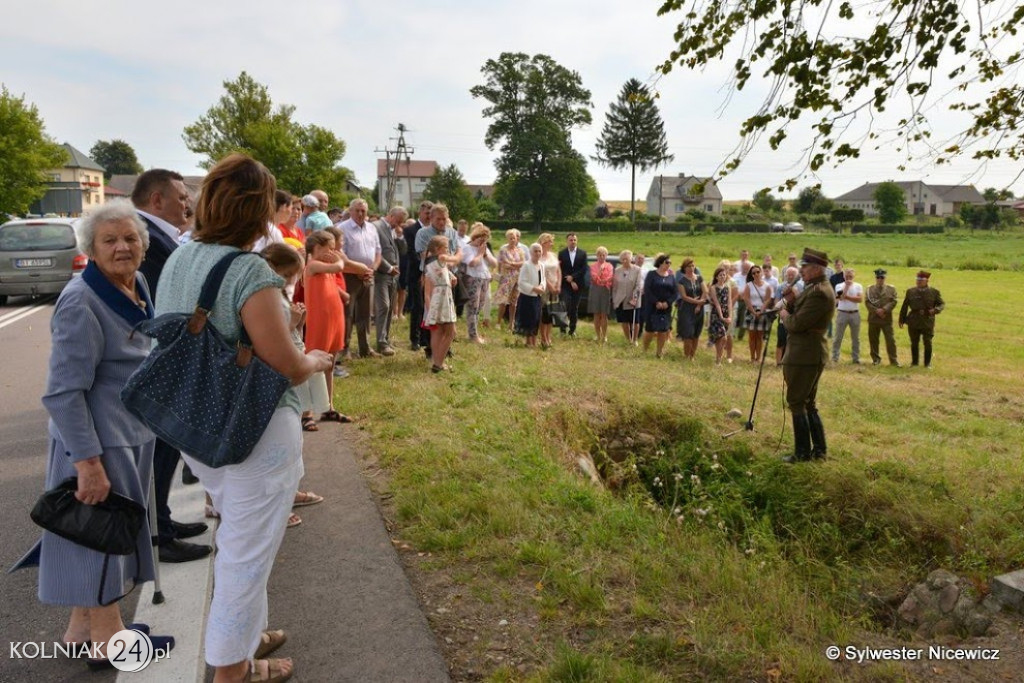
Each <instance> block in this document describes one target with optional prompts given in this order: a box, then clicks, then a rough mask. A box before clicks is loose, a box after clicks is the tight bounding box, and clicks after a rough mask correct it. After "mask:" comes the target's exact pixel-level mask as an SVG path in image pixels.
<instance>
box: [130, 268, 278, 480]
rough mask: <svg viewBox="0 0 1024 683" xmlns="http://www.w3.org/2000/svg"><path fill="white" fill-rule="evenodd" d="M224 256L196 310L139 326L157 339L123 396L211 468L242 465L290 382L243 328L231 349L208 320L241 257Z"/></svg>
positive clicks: (141, 416) (140, 415)
mask: <svg viewBox="0 0 1024 683" xmlns="http://www.w3.org/2000/svg"><path fill="white" fill-rule="evenodd" d="M241 256H253V257H255V258H262V257H261V256H260V255H259V254H253V253H251V252H244V251H237V252H232V253H230V254H228V255H227V256H225V257H224V258H222V259H221V260H220V261H218V262H217V264H216V265H215V266H214V267H213V269H212V270H211V271H210V274H209V275H208V276H207V277H206V280H205V282H203V288H202V290H201V292H200V294H199V302H198V303H197V305H196V309H195V311H194V312H193V313H192V314H191V315H189V314H186V313H165V314H163V315H161V316H158V317H156V318H154V319H153V320H146V321H143V322H141V323H139V324H138V325H137V326H136V327H135V329H136V330H138V331H140V332H142V333H143V334H145V335H147V336H150V337H153V338H155V339H156V340H157V346H156V348H155V349H153V351H152V352H151V353H150V354H149V356H148V357H147V358H146V360H144V361H143V362H142V364H141V365H140V366H139V367H138V369H136V371H135V372H134V373H133V374H132V376H131V377H129V378H128V382H127V383H126V384H125V387H124V389H122V390H121V400H122V401H123V402H124V405H125V407H126V408H128V410H129V412H131V413H132V414H133V415H135V416H136V417H138V418H139V419H140V420H142V421H143V422H144V423H145V424H146V425H147V426H148V427H149V428H150V429H151V430H153V432H154V433H155V434H156V435H157V436H158V437H160V438H161V439H163V440H164V441H166V442H167V443H169V444H171V445H172V446H174V447H175V448H177V449H178V450H180V451H183V452H184V453H186V454H188V455H189V456H191V457H193V458H195V459H196V460H198V461H199V462H201V463H203V464H204V465H206V466H208V467H223V466H224V465H234V464H237V463H240V462H242V461H243V460H245V459H246V458H247V457H249V454H250V453H251V452H252V449H253V448H254V447H255V446H256V442H257V441H259V440H260V437H262V436H263V432H264V431H266V429H267V425H268V424H269V423H270V418H271V417H272V416H273V414H274V411H275V410H276V409H277V403H278V401H280V400H281V396H282V395H283V394H284V392H285V391H286V390H287V389H288V387H289V386H291V381H290V380H289V379H288V378H287V377H285V376H284V375H282V374H280V373H278V372H277V371H276V370H274V369H273V368H271V367H270V366H269V365H267V364H266V363H264V362H263V361H261V360H260V359H259V358H257V357H256V356H255V355H254V354H253V352H252V342H251V340H250V339H249V335H248V333H246V331H245V326H244V325H243V326H242V328H241V334H240V335H239V336H240V338H239V341H238V344H237V346H236V347H232V346H231V345H230V344H228V343H227V341H226V340H225V339H224V337H223V336H221V334H220V332H218V331H217V328H216V327H214V325H213V324H212V323H211V322H210V321H209V314H210V311H211V310H212V308H213V304H214V302H215V301H216V300H217V293H218V291H219V290H220V285H221V282H222V281H223V279H224V275H225V274H226V273H227V270H228V267H229V266H230V265H231V263H232V262H233V261H234V260H235V259H236V258H238V257H241Z"/></svg>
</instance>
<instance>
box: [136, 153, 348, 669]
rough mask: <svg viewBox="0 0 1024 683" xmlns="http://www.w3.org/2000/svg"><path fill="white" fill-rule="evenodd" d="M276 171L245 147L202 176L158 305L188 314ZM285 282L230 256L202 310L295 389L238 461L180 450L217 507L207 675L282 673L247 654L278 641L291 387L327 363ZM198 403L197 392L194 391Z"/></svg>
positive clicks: (292, 446) (278, 665)
mask: <svg viewBox="0 0 1024 683" xmlns="http://www.w3.org/2000/svg"><path fill="white" fill-rule="evenodd" d="M275 190H276V183H275V180H274V176H273V175H271V174H270V172H269V171H268V170H267V169H266V168H265V167H264V166H263V165H262V164H260V163H259V162H257V161H255V160H253V159H251V158H249V157H248V156H245V155H243V154H232V155H230V156H228V157H225V158H224V159H222V160H221V161H220V162H219V163H217V164H216V165H215V166H214V167H213V168H212V169H210V172H209V174H207V176H206V178H205V179H204V180H203V186H202V190H201V193H200V196H199V201H198V203H197V206H196V230H195V236H194V240H193V241H192V242H190V243H189V244H186V245H184V246H182V247H180V248H179V249H177V250H175V252H174V253H173V254H172V255H171V257H170V258H169V259H168V261H167V264H166V265H165V266H164V270H163V274H162V275H161V278H160V284H161V287H160V289H159V291H158V296H157V301H156V309H157V312H158V313H160V314H163V313H191V312H192V311H193V310H194V308H195V306H196V303H197V301H198V299H199V293H200V289H201V287H202V284H203V282H204V281H205V279H206V276H207V274H208V273H209V272H210V270H212V269H213V267H214V265H215V264H216V263H217V262H219V261H220V260H221V259H222V258H223V257H224V256H226V255H228V254H231V253H232V252H235V251H239V250H241V251H249V250H250V249H251V248H252V246H253V245H254V244H255V243H256V241H257V240H258V239H259V238H260V237H263V236H264V234H265V232H266V226H267V221H268V220H269V219H270V218H271V216H272V215H273V212H274V192H275ZM283 284H284V281H283V280H282V278H281V277H280V276H278V275H277V274H276V273H274V272H273V270H271V268H270V266H269V265H268V264H267V263H266V261H264V260H263V258H261V257H258V256H256V255H253V256H246V257H242V258H237V259H235V260H234V262H232V264H231V266H230V268H229V269H228V270H227V273H226V275H225V277H224V280H223V282H222V284H221V286H220V290H219V293H218V294H217V298H216V301H215V302H214V305H213V307H212V308H211V310H210V312H209V321H210V323H212V324H213V325H214V326H215V327H216V329H217V330H218V331H219V332H220V334H221V335H222V336H223V337H224V338H225V339H226V341H227V342H228V343H229V344H234V343H237V341H238V339H239V338H240V335H241V330H242V327H243V326H244V328H245V331H246V332H247V333H248V336H249V337H250V338H251V340H252V349H253V352H254V353H255V355H256V356H257V357H258V358H259V359H260V360H262V361H263V362H264V363H266V364H267V365H269V366H270V367H271V368H273V369H274V370H276V371H277V372H278V373H280V374H281V375H284V376H285V377H287V378H288V379H290V380H291V383H292V387H293V388H291V389H288V390H287V391H286V392H285V393H284V395H283V396H282V398H281V400H280V402H279V403H278V405H277V409H276V410H275V411H274V413H273V417H272V418H271V420H270V423H269V424H268V426H267V428H266V431H265V432H264V433H263V435H262V437H261V438H260V440H259V441H258V442H257V444H256V446H255V448H254V449H253V450H252V452H251V453H250V455H249V456H248V457H247V458H246V459H245V460H244V461H242V462H240V463H238V464H234V465H226V466H223V467H219V468H211V467H207V466H206V465H204V464H203V463H201V462H199V461H198V460H196V459H195V458H192V457H191V456H190V455H189V454H188V453H182V456H183V457H184V458H185V461H186V462H187V463H188V464H189V466H190V467H191V468H192V471H193V472H194V473H195V474H196V476H198V477H199V479H200V481H201V482H202V484H203V487H204V488H205V489H206V490H207V491H208V492H209V494H210V497H211V498H212V500H213V505H214V507H215V508H216V509H217V511H218V512H219V513H220V519H221V521H220V526H219V528H218V529H217V536H216V541H217V557H216V559H215V561H214V591H213V601H212V603H211V605H210V612H209V617H208V619H207V625H206V648H205V650H206V661H207V663H209V664H210V665H211V666H213V667H215V669H216V672H215V674H214V681H216V682H217V683H223V682H227V681H241V680H252V681H266V680H269V679H274V680H284V679H286V678H287V677H289V676H290V675H291V673H292V662H291V660H290V659H273V660H267V659H254V657H256V656H257V652H259V654H260V655H263V654H267V653H269V651H270V650H272V649H273V648H274V647H276V646H277V645H280V644H281V643H283V642H284V635H283V633H282V632H280V631H273V632H267V633H266V634H265V633H264V631H265V629H266V628H267V580H268V579H269V577H270V570H271V568H272V567H273V563H274V557H275V556H276V554H277V550H278V548H279V547H280V545H281V539H282V537H283V535H284V530H285V524H286V522H287V520H288V515H289V514H290V511H291V508H292V503H293V501H294V496H295V491H296V490H297V489H298V483H299V479H301V477H302V474H303V468H302V458H301V454H302V429H301V424H300V415H301V407H300V402H299V398H298V395H297V393H296V392H295V390H294V386H295V385H297V384H301V383H302V382H304V381H306V379H308V378H309V377H310V376H311V375H312V374H313V373H315V372H324V371H325V370H329V369H330V368H331V366H332V364H333V360H332V358H331V356H330V355H329V354H327V353H324V352H322V351H316V350H313V351H310V352H309V353H306V354H303V353H301V352H300V351H299V350H298V349H297V348H296V347H295V345H294V344H293V343H292V341H291V338H290V336H289V332H288V324H287V320H286V319H285V315H284V311H283V310H282V307H281V293H280V292H281V287H282V286H283ZM196 400H198V401H202V400H203V397H202V396H197V397H196Z"/></svg>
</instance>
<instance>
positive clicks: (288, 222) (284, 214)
mask: <svg viewBox="0 0 1024 683" xmlns="http://www.w3.org/2000/svg"><path fill="white" fill-rule="evenodd" d="M282 195H283V197H282ZM299 202H300V200H299V198H298V197H293V196H291V195H290V194H288V193H287V192H285V191H284V190H278V191H277V214H276V215H275V216H274V221H275V222H276V223H277V227H278V229H279V230H280V231H281V234H282V235H283V236H284V237H291V238H292V239H296V240H298V241H299V242H303V243H304V242H305V241H306V236H305V235H304V234H303V232H302V229H301V228H299V227H298V226H297V225H295V222H296V221H297V220H299V216H300V215H301V214H302V206H301V204H300V203H299ZM282 204H284V206H283V207H282Z"/></svg>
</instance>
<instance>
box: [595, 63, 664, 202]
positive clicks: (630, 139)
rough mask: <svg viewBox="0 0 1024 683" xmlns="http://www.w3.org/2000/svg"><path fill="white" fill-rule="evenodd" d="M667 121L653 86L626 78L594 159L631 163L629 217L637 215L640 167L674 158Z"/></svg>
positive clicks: (622, 165)
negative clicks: (652, 88)
mask: <svg viewBox="0 0 1024 683" xmlns="http://www.w3.org/2000/svg"><path fill="white" fill-rule="evenodd" d="M674 158H675V157H674V156H673V155H671V154H669V153H668V141H667V140H666V138H665V124H664V122H663V121H662V120H661V112H659V111H658V105H656V104H655V103H654V99H653V98H652V97H651V93H650V90H648V89H647V86H645V85H643V84H642V83H641V82H640V81H638V80H637V79H635V78H631V79H629V80H628V81H626V84H625V85H624V86H622V92H620V93H619V97H618V99H617V100H616V101H615V102H612V105H611V107H610V108H609V110H608V115H607V117H606V118H605V122H604V129H603V130H602V131H601V137H600V138H598V140H597V156H596V157H594V159H595V160H596V161H597V162H598V163H600V164H602V165H604V166H609V167H611V168H614V169H620V168H625V167H626V166H629V167H630V171H631V174H632V175H631V180H630V197H629V220H630V221H632V220H634V218H635V216H636V170H637V168H639V169H640V170H641V171H646V170H648V169H650V168H656V167H658V166H660V165H662V164H664V163H667V162H669V161H672V159H674Z"/></svg>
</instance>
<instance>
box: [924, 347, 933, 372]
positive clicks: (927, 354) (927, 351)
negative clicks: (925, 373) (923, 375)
mask: <svg viewBox="0 0 1024 683" xmlns="http://www.w3.org/2000/svg"><path fill="white" fill-rule="evenodd" d="M924 366H925V367H926V368H930V367H931V366H932V350H931V347H928V346H926V347H924Z"/></svg>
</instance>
